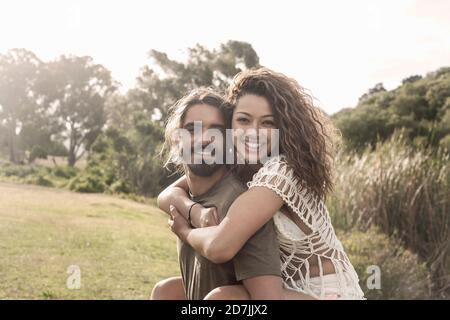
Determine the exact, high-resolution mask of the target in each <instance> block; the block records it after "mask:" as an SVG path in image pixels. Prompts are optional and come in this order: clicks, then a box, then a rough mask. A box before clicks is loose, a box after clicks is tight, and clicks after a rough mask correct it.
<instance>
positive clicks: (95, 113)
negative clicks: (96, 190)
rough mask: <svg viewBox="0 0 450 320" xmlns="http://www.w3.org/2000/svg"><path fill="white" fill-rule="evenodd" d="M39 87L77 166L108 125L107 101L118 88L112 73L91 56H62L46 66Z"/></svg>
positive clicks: (69, 153)
mask: <svg viewBox="0 0 450 320" xmlns="http://www.w3.org/2000/svg"><path fill="white" fill-rule="evenodd" d="M40 85H41V90H42V91H43V92H45V94H44V97H45V98H43V99H44V100H45V101H46V104H47V105H48V106H50V108H51V109H53V110H55V115H56V117H57V119H58V121H59V122H60V124H61V125H62V128H63V129H62V131H63V132H62V136H63V137H64V139H65V140H67V141H68V144H69V147H68V165H69V166H74V165H75V163H76V161H77V160H78V159H79V158H80V157H81V156H82V155H83V154H84V152H85V151H86V150H88V149H89V147H90V145H91V144H92V143H93V142H94V141H95V139H96V138H97V136H98V135H99V134H100V132H101V130H102V128H103V126H104V124H105V110H104V107H105V102H106V100H107V98H108V97H109V96H110V94H111V93H113V92H114V91H115V89H116V86H115V83H114V82H113V80H112V78H111V74H110V71H109V70H107V69H106V68H105V67H103V66H102V65H99V64H95V63H94V62H93V60H92V58H91V57H87V56H85V57H77V56H61V57H60V58H58V59H56V60H55V61H51V62H48V63H47V64H46V68H45V79H43V80H42V82H41V84H40Z"/></svg>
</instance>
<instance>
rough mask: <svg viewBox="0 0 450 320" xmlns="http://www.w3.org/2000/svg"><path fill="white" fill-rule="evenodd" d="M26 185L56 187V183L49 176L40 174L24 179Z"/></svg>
mask: <svg viewBox="0 0 450 320" xmlns="http://www.w3.org/2000/svg"><path fill="white" fill-rule="evenodd" d="M24 182H25V183H28V184H35V185H38V186H43V187H54V186H55V185H54V183H53V181H52V180H51V178H50V177H49V176H48V175H44V174H42V173H38V174H36V175H30V176H28V177H27V178H25V179H24Z"/></svg>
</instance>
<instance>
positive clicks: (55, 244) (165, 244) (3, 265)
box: [0, 183, 179, 299]
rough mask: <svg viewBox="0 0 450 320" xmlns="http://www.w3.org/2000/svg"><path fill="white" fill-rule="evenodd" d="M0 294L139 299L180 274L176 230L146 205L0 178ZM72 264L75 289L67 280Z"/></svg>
mask: <svg viewBox="0 0 450 320" xmlns="http://www.w3.org/2000/svg"><path fill="white" fill-rule="evenodd" d="M0 253H1V254H0V299H146V298H147V297H148V295H149V292H150V290H151V288H152V287H153V285H154V284H155V283H156V282H157V281H159V280H160V279H162V278H165V277H169V276H174V275H178V274H179V269H178V263H177V254H176V242H175V236H174V235H172V234H171V233H170V231H169V230H168V228H167V217H166V216H165V214H164V213H162V212H161V211H160V210H158V209H157V208H155V207H153V206H149V205H145V204H141V203H136V202H133V201H130V200H125V199H119V198H117V197H113V196H108V195H99V194H79V193H74V192H70V191H66V190H61V189H55V188H45V187H39V186H30V185H19V184H12V183H0ZM71 265H77V266H79V268H80V270H81V288H80V289H78V290H76V289H75V290H70V289H68V288H67V285H66V281H67V278H68V277H69V274H68V273H67V269H68V267H69V266H71Z"/></svg>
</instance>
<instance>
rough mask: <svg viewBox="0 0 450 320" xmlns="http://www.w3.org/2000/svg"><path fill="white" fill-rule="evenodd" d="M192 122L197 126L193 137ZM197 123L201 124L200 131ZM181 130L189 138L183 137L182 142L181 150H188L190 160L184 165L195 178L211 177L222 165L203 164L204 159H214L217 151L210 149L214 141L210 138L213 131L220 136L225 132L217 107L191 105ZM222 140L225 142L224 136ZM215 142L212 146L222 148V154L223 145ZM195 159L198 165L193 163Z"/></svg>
mask: <svg viewBox="0 0 450 320" xmlns="http://www.w3.org/2000/svg"><path fill="white" fill-rule="evenodd" d="M194 122H195V125H197V130H196V132H195V135H194V131H195V130H194ZM199 123H201V131H200V130H198V125H199ZM182 128H183V129H185V130H186V131H188V132H189V133H190V134H189V137H188V136H184V138H183V139H184V141H182V144H183V148H190V151H191V159H190V161H188V163H187V164H186V165H187V167H188V168H189V170H190V171H191V172H192V173H193V174H195V175H197V176H203V177H207V176H210V175H212V174H213V173H214V172H215V171H217V169H219V168H220V166H221V165H222V164H220V163H211V161H206V162H207V163H205V159H210V158H211V157H214V156H215V154H214V153H215V152H216V151H217V150H216V149H215V148H213V149H211V147H213V145H211V144H212V143H213V142H214V141H215V137H214V136H212V133H214V130H213V129H215V132H216V133H217V132H218V131H220V132H222V134H223V133H224V132H225V119H224V116H223V114H222V112H221V111H220V110H219V109H218V108H217V107H214V106H210V105H207V104H196V105H193V106H191V107H189V109H188V111H187V112H186V115H185V117H184V121H183V123H182ZM223 140H225V137H224V136H223ZM217 142H218V141H217V140H216V141H215V144H214V146H216V147H220V148H222V150H221V152H222V153H223V152H224V150H223V144H222V145H220V144H219V145H218V144H217ZM208 146H209V147H208ZM211 151H212V152H211ZM196 159H197V160H198V159H201V161H200V163H198V162H199V161H195V160H196Z"/></svg>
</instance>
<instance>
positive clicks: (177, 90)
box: [129, 41, 260, 120]
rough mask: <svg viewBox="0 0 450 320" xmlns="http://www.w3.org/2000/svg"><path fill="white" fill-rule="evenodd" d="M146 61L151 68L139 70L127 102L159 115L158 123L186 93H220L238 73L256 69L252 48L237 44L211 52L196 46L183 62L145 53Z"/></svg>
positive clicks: (229, 42) (189, 49)
mask: <svg viewBox="0 0 450 320" xmlns="http://www.w3.org/2000/svg"><path fill="white" fill-rule="evenodd" d="M149 58H150V59H152V61H153V64H154V67H153V68H150V67H149V66H144V67H143V68H142V69H141V72H140V75H139V76H138V78H137V86H136V88H135V89H133V90H131V91H130V92H129V98H130V101H133V102H134V103H135V104H136V105H139V106H140V109H141V110H147V112H148V113H149V114H155V113H157V114H160V115H161V119H162V120H164V119H166V117H167V111H168V108H169V107H170V106H171V105H172V104H173V103H174V102H175V101H176V100H178V99H179V98H180V97H182V96H183V95H184V94H185V93H186V92H188V91H189V90H192V89H194V88H198V87H201V86H206V87H210V86H211V87H214V88H216V89H217V90H218V91H222V92H223V91H224V90H225V89H226V88H227V87H228V86H229V84H230V83H231V80H232V79H233V77H234V76H235V75H236V74H237V73H238V72H240V71H242V70H245V69H250V68H255V67H259V66H260V65H259V57H258V55H257V54H256V52H255V50H254V49H253V48H252V46H251V45H250V44H248V43H246V42H240V41H228V42H227V43H224V44H221V45H220V47H219V49H213V50H209V49H207V48H205V47H204V46H201V45H199V44H197V45H196V46H195V47H192V48H188V49H187V60H186V62H179V61H176V60H172V59H170V58H169V57H168V56H167V54H166V53H163V52H160V51H156V50H151V51H150V52H149Z"/></svg>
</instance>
